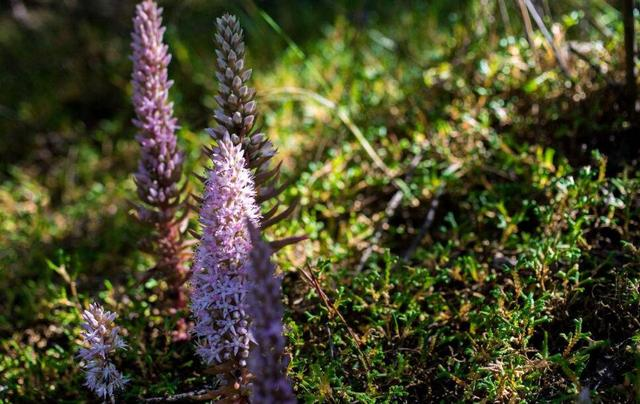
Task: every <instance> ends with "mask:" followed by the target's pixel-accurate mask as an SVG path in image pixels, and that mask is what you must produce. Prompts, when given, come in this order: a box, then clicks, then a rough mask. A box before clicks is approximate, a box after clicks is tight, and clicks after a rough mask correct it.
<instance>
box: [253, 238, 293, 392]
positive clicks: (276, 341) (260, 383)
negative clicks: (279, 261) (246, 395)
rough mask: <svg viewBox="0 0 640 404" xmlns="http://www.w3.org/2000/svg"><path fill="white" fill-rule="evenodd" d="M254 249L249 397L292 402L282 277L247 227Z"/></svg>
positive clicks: (265, 245)
mask: <svg viewBox="0 0 640 404" xmlns="http://www.w3.org/2000/svg"><path fill="white" fill-rule="evenodd" d="M249 230H250V234H251V243H252V245H253V248H252V250H251V253H250V257H251V269H250V271H249V277H248V281H249V282H248V284H249V285H250V289H249V293H248V295H247V309H248V311H249V314H250V316H251V318H252V319H253V321H252V323H251V330H252V334H253V337H254V339H255V341H256V346H255V347H254V348H253V349H252V350H251V354H250V356H249V371H250V372H251V374H252V376H253V379H252V388H251V391H252V393H251V400H252V402H254V403H263V404H288V403H295V402H296V398H295V395H294V394H293V389H292V388H291V383H290V382H289V379H288V378H287V376H286V372H287V363H286V361H285V360H284V348H285V339H284V336H283V335H282V328H283V327H282V316H283V313H284V310H283V308H282V302H281V300H280V299H281V296H282V277H281V276H279V275H276V273H275V266H274V264H273V263H272V262H271V255H272V253H273V251H272V250H271V248H270V247H269V245H268V244H267V243H265V242H264V241H263V240H262V239H261V238H260V233H259V232H258V230H257V229H256V228H255V227H252V226H249Z"/></svg>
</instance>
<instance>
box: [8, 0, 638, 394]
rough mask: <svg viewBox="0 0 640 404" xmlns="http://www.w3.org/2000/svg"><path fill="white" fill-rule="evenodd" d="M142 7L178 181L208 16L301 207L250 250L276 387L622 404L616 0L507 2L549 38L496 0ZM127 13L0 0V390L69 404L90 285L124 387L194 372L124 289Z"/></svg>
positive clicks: (105, 1) (626, 169)
mask: <svg viewBox="0 0 640 404" xmlns="http://www.w3.org/2000/svg"><path fill="white" fill-rule="evenodd" d="M160 4H161V6H163V7H164V9H165V11H164V23H165V25H166V26H167V31H166V34H165V40H166V42H167V43H168V45H169V49H170V52H171V53H172V54H173V59H172V62H171V65H170V71H169V74H170V77H171V78H172V79H173V80H174V81H175V84H174V86H173V88H172V90H171V93H170V94H171V99H172V100H173V101H174V103H175V113H176V116H177V117H178V120H179V123H180V125H181V129H180V131H179V134H178V136H179V139H180V144H181V146H182V147H183V148H184V149H185V150H186V152H187V156H188V158H187V172H192V173H201V172H202V170H203V168H204V167H205V166H206V159H205V158H204V157H203V155H202V153H201V151H200V149H201V146H203V145H207V144H208V142H209V139H208V138H207V136H206V135H205V134H204V132H203V129H204V128H206V127H208V126H211V125H213V124H214V123H213V119H212V111H213V109H214V108H215V101H214V98H213V97H214V95H215V92H216V86H217V83H216V81H215V76H214V60H215V59H214V49H213V30H214V21H215V18H216V17H217V16H220V15H221V14H222V13H224V12H230V13H234V14H236V15H237V16H238V17H239V18H240V21H241V23H242V26H243V28H244V30H245V34H246V38H245V40H246V44H247V49H248V50H247V55H248V56H247V57H248V60H247V65H248V66H250V67H252V68H253V71H254V76H253V77H254V78H253V83H254V85H255V86H256V88H257V91H258V102H259V111H260V113H261V116H260V124H261V125H262V126H263V128H264V130H265V131H266V132H267V133H268V134H269V136H270V137H271V138H272V139H273V141H274V143H276V145H277V146H278V147H279V150H280V155H279V157H280V158H281V159H282V160H284V176H285V177H286V178H285V179H290V180H292V181H293V185H292V186H291V187H290V189H289V190H288V191H287V193H286V194H285V196H284V198H285V199H287V200H292V199H293V198H295V197H300V198H301V206H300V208H299V209H297V210H296V212H295V214H294V217H293V219H292V220H290V221H288V222H286V223H283V224H279V225H278V226H276V227H275V228H274V229H272V230H270V236H282V235H293V234H298V233H301V232H304V233H306V234H308V235H309V237H310V240H309V241H308V242H305V243H302V244H300V245H298V246H296V247H290V248H288V249H285V250H284V251H282V252H281V253H279V254H278V262H279V264H280V267H281V268H282V269H283V271H285V274H286V275H285V282H284V295H285V296H284V297H285V299H284V301H285V305H286V307H287V318H286V322H287V336H288V338H289V342H290V350H291V354H292V356H293V360H292V362H291V365H290V374H291V377H292V380H293V381H294V385H295V389H296V393H297V394H298V396H299V398H300V400H301V401H304V402H367V403H369V402H403V401H416V400H418V401H420V402H424V401H425V400H426V401H439V400H447V401H450V400H454V401H458V400H459V401H479V400H488V401H504V402H506V401H510V400H512V401H514V402H515V401H522V400H524V401H529V402H539V401H544V400H560V401H562V400H576V399H578V398H580V397H582V399H585V397H587V398H589V397H591V398H593V399H594V400H602V401H603V402H614V401H615V402H624V401H629V402H631V401H633V400H634V399H637V398H638V397H640V390H639V389H640V387H639V384H638V383H639V382H638V380H639V379H638V378H639V377H640V372H639V371H638V363H639V362H640V346H639V345H638V344H639V343H640V320H639V317H638V313H639V310H638V304H639V301H640V292H639V291H638V285H640V274H639V271H640V269H639V268H640V267H639V266H640V253H639V250H638V248H640V244H639V243H640V239H639V237H640V228H639V221H638V219H639V214H638V213H639V198H638V185H639V184H638V150H639V147H640V140H639V139H640V137H638V135H637V134H636V132H637V130H638V121H637V116H635V115H634V114H633V113H630V112H629V108H628V105H627V104H628V102H627V101H628V100H627V98H626V96H625V70H624V67H625V64H624V60H625V59H624V57H625V47H624V41H623V34H622V33H623V24H622V14H621V13H620V2H616V1H604V0H586V1H577V0H576V1H572V0H568V1H562V2H556V1H551V0H548V1H547V0H539V1H533V3H532V4H533V5H534V7H535V8H536V10H537V12H538V13H539V14H540V16H541V18H542V20H543V23H544V26H545V28H546V29H547V30H548V31H549V34H550V36H551V37H550V39H551V41H549V38H546V37H545V35H544V34H543V32H542V31H541V30H540V29H539V27H538V26H537V25H536V24H535V21H533V20H532V21H533V22H532V28H531V30H527V27H526V24H525V21H526V20H527V19H532V15H531V14H530V13H524V14H523V12H522V9H521V7H520V6H519V4H520V3H519V2H518V1H506V0H505V1H501V0H467V1H462V0H461V1H450V0H449V1H445V0H435V1H408V0H407V1H397V2H395V1H394V2H391V1H382V0H380V1H365V0H360V1H324V0H322V1H311V0H308V1H251V0H239V1H236V2H223V1H205V0H183V1H161V2H160ZM522 4H524V2H523V3H522ZM134 7H135V2H134V1H129V0H94V1H81V0H75V1H73V0H59V1H47V0H42V1H35V0H34V1H27V0H10V1H8V4H7V2H5V3H3V5H2V6H0V355H1V357H0V400H2V401H6V402H44V401H49V402H78V401H79V402H82V401H88V402H91V401H92V398H91V396H90V395H89V393H88V392H86V391H84V389H83V388H82V375H81V373H80V372H79V370H78V367H77V365H76V364H75V360H74V357H73V356H74V354H75V352H76V351H77V342H78V335H79V308H80V307H81V306H84V305H86V304H87V303H88V302H89V301H90V299H92V298H98V299H99V300H101V301H103V302H105V305H106V306H107V308H109V309H111V310H115V311H117V312H118V313H119V316H120V319H121V323H122V325H123V326H124V327H125V328H127V330H128V331H127V333H128V335H127V338H128V341H129V345H130V347H131V349H130V350H129V351H128V352H127V353H126V355H125V356H124V357H122V358H120V359H119V365H120V366H121V367H122V368H123V369H124V373H125V374H127V375H129V376H130V377H131V378H132V381H131V383H130V387H129V389H128V390H127V392H126V393H125V395H124V396H123V397H122V398H123V399H124V400H125V401H127V402H139V401H140V399H141V397H149V396H152V395H163V394H174V393H178V392H182V391H187V390H190V389H194V388H199V387H202V386H203V385H204V384H205V383H206V382H207V380H209V378H210V376H206V375H205V374H203V369H202V367H201V365H200V364H199V363H198V360H197V358H195V357H194V356H193V352H192V348H191V345H190V344H189V343H182V344H180V343H177V344H176V343H172V342H171V338H170V332H171V330H173V328H174V326H175V321H177V319H178V318H179V317H180V315H186V313H178V314H176V317H175V318H168V317H165V316H162V315H160V312H159V311H158V310H157V307H156V304H157V299H158V296H159V293H157V292H158V290H161V289H162V288H163V287H164V286H165V285H163V284H162V281H161V280H155V279H152V280H150V281H149V282H146V283H145V284H140V283H139V282H138V281H137V280H136V278H139V277H140V275H141V274H142V273H143V272H144V270H145V268H148V267H149V265H150V263H151V260H150V258H149V257H146V256H144V255H143V254H142V253H140V252H139V251H138V249H137V247H136V246H137V243H138V240H139V239H140V238H141V237H143V236H144V232H145V229H144V228H142V227H141V226H139V225H138V224H137V223H136V222H135V221H134V220H133V219H132V218H131V216H130V213H129V210H130V208H131V206H130V204H129V201H131V200H134V198H135V191H134V184H133V181H132V172H133V171H134V169H135V167H136V164H137V163H136V160H137V156H138V146H137V144H136V142H135V141H134V134H135V130H134V127H133V125H132V124H131V119H132V117H133V110H132V107H131V102H130V96H131V85H130V82H129V80H130V74H131V62H130V60H129V58H128V56H129V54H130V31H131V19H132V16H133V10H134ZM634 19H635V22H636V26H637V25H638V24H637V21H638V14H637V10H636V14H635V17H634ZM558 60H560V61H561V63H562V64H563V66H560V65H559V62H558ZM189 181H190V183H191V184H190V190H191V191H192V192H194V193H196V194H198V192H199V188H198V184H197V181H194V180H193V176H190V177H189ZM394 201H395V202H394ZM392 202H393V203H392ZM429 218H431V219H429ZM192 219H193V220H192V222H193V227H194V228H196V226H195V222H196V218H195V217H193V218H192ZM302 271H306V272H308V273H311V274H315V275H314V276H316V277H317V279H318V282H319V285H321V287H322V288H323V290H324V292H326V293H327V294H328V295H329V299H330V301H332V302H333V305H327V304H326V302H325V301H324V300H323V299H322V298H321V296H320V295H321V292H319V291H318V290H316V289H315V288H314V287H313V285H311V284H309V283H308V282H306V281H305V279H306V278H305V276H303V275H302ZM336 310H337V311H339V312H340V313H341V314H342V315H343V317H344V318H345V319H346V321H345V322H343V321H342V320H341V318H340V316H338V315H337V313H336ZM349 330H351V332H349ZM354 334H355V335H356V336H357V337H355V338H354V336H353V335H354ZM612 400H613V401H612ZM583 402H587V401H583Z"/></svg>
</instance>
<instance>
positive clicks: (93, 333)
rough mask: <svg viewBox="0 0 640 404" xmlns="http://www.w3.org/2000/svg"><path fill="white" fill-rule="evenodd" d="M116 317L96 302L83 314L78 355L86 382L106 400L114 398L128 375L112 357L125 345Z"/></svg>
mask: <svg viewBox="0 0 640 404" xmlns="http://www.w3.org/2000/svg"><path fill="white" fill-rule="evenodd" d="M115 318H116V314H115V313H112V312H110V311H105V310H104V309H103V308H102V306H100V305H99V304H97V303H93V304H91V305H90V306H89V309H88V310H85V311H84V312H83V313H82V319H83V320H84V323H83V324H82V328H83V329H84V331H83V332H82V340H83V347H82V348H81V349H80V352H79V354H78V357H79V358H80V359H81V360H82V362H83V367H84V370H85V372H86V375H85V378H86V381H85V385H86V386H87V387H88V388H89V389H91V390H92V391H93V392H94V393H96V395H98V396H99V397H101V398H102V399H103V400H106V399H107V398H110V399H113V396H114V394H115V393H116V392H117V391H119V390H122V389H123V388H124V385H125V384H126V383H127V378H126V377H124V376H123V375H122V373H120V372H119V371H118V369H116V366H115V365H114V364H113V363H112V362H111V360H110V356H111V355H112V354H113V353H114V352H115V351H116V350H118V349H123V348H125V347H126V344H125V342H124V340H123V339H122V337H120V327H117V326H116V325H115V323H114V320H115Z"/></svg>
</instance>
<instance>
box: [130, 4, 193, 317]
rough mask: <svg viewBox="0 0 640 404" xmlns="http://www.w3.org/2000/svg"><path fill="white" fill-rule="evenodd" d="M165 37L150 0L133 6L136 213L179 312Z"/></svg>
mask: <svg viewBox="0 0 640 404" xmlns="http://www.w3.org/2000/svg"><path fill="white" fill-rule="evenodd" d="M164 32H165V28H164V27H163V26H162V9H161V8H158V6H157V4H156V3H155V2H154V1H152V0H145V1H143V2H142V3H140V4H138V5H137V6H136V15H135V17H134V19H133V33H132V38H133V41H132V48H133V56H132V60H133V74H132V84H133V106H134V108H135V112H136V119H134V121H133V122H134V124H135V125H136V126H137V127H138V129H139V132H138V134H137V135H136V140H137V141H138V142H139V143H140V146H141V154H140V160H139V164H138V171H137V172H136V173H135V181H136V185H137V189H138V196H139V197H140V199H141V201H142V202H143V203H142V204H141V205H139V206H138V211H137V214H138V217H139V218H140V219H141V220H142V221H143V222H145V223H147V224H149V225H150V226H151V227H153V229H154V234H153V236H152V237H151V239H150V240H148V246H147V249H148V250H149V251H150V252H151V253H152V254H154V255H155V258H156V267H155V268H154V269H155V270H157V271H158V272H160V273H161V274H163V275H164V276H165V277H166V278H167V280H168V282H169V284H170V287H171V292H172V293H173V295H174V296H173V297H174V299H175V300H176V302H177V306H178V307H184V305H185V304H186V300H185V298H184V292H183V290H182V285H183V283H184V280H185V275H186V273H187V268H186V266H185V261H186V259H187V258H188V256H189V251H188V247H187V246H186V243H185V242H184V237H183V236H184V233H185V230H186V223H187V222H186V204H185V203H184V201H183V200H182V199H181V196H182V191H183V189H181V187H180V181H181V175H182V162H183V154H182V153H181V152H180V151H179V150H178V147H177V145H176V141H177V139H176V135H175V131H176V129H177V120H176V118H175V117H174V116H173V104H172V103H171V102H170V101H169V88H171V86H172V85H173V82H172V81H170V80H169V79H168V76H167V67H168V65H169V62H170V60H171V55H170V54H169V53H168V47H167V45H165V44H164V43H163V42H162V40H163V35H164ZM179 214H182V217H178V216H179Z"/></svg>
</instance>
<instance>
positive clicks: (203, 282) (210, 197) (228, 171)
mask: <svg viewBox="0 0 640 404" xmlns="http://www.w3.org/2000/svg"><path fill="white" fill-rule="evenodd" d="M211 157H212V160H213V167H212V169H211V170H209V178H208V179H207V181H206V182H205V189H204V197H203V201H202V205H201V208H200V223H201V225H202V236H201V238H200V244H199V246H198V249H197V251H196V255H195V260H194V267H193V276H192V278H191V285H192V295H191V308H192V311H193V314H194V317H195V327H194V330H193V332H194V334H195V336H196V337H197V339H198V344H199V345H198V348H197V353H198V354H199V355H200V357H201V358H202V359H203V361H204V362H205V363H207V364H208V365H213V366H221V367H223V368H225V369H226V370H227V372H226V374H227V380H226V381H225V382H226V386H227V387H229V386H235V387H234V389H235V390H234V391H235V393H239V394H243V392H242V391H237V390H242V389H245V387H246V383H247V380H246V376H247V375H246V373H247V371H246V359H247V357H248V356H249V348H250V343H251V340H252V337H251V334H250V333H249V324H250V318H249V316H248V315H247V313H246V311H245V306H244V304H245V303H244V301H245V295H246V288H247V286H246V275H247V268H248V258H249V251H250V250H251V239H250V236H249V234H248V229H247V218H248V220H249V221H250V222H251V223H252V224H253V225H254V226H257V224H258V222H259V216H260V215H259V211H258V207H257V205H256V203H255V189H254V185H253V179H252V176H251V172H250V171H249V170H248V169H247V168H246V165H245V159H244V156H243V153H242V149H241V147H240V145H234V144H233V142H232V141H231V139H230V137H229V136H228V135H227V136H225V137H224V138H222V139H221V140H220V142H219V143H218V145H217V146H216V147H215V148H214V149H213V151H212V155H211ZM235 393H234V394H235Z"/></svg>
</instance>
